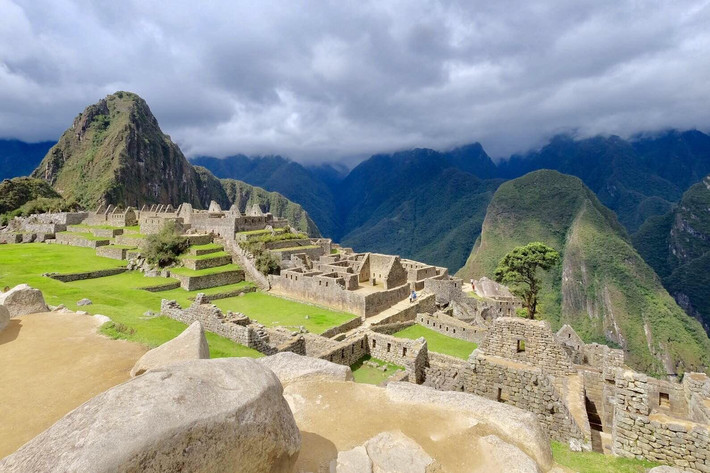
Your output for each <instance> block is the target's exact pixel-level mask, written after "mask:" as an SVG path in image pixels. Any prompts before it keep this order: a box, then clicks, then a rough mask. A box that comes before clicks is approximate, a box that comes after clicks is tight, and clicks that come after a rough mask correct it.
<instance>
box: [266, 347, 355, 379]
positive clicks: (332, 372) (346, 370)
mask: <svg viewBox="0 0 710 473" xmlns="http://www.w3.org/2000/svg"><path fill="white" fill-rule="evenodd" d="M259 363H261V364H263V365H264V366H266V367H267V368H269V369H270V370H271V371H273V372H274V373H276V376H278V378H279V380H280V381H281V383H282V384H284V385H286V384H289V383H291V382H293V381H296V380H299V381H301V380H304V379H308V380H331V381H352V380H353V372H352V371H351V370H350V367H348V366H343V365H338V364H336V363H331V362H330V361H326V360H321V359H319V358H311V357H308V356H301V355H297V354H296V353H291V352H283V353H277V354H276V355H272V356H268V357H266V358H260V359H259Z"/></svg>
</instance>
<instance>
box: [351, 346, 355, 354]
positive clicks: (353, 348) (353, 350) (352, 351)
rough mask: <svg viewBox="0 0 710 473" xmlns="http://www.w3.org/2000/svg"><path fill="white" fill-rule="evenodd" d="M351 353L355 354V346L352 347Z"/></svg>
mask: <svg viewBox="0 0 710 473" xmlns="http://www.w3.org/2000/svg"><path fill="white" fill-rule="evenodd" d="M350 353H351V354H355V345H352V346H351V347H350Z"/></svg>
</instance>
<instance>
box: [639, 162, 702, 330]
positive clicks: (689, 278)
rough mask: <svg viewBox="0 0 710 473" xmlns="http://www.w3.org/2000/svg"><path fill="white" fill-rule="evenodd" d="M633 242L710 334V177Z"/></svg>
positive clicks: (654, 220)
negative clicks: (709, 270)
mask: <svg viewBox="0 0 710 473" xmlns="http://www.w3.org/2000/svg"><path fill="white" fill-rule="evenodd" d="M633 241H634V246H636V248H637V249H638V251H639V253H640V254H641V256H643V257H644V259H645V260H646V261H647V262H648V263H649V264H650V265H651V266H652V267H653V268H654V269H655V270H656V272H657V273H658V275H659V276H660V277H661V278H662V279H663V283H664V285H665V286H666V288H667V289H668V291H669V292H670V293H671V294H672V295H673V297H675V299H676V301H677V302H678V304H679V305H680V306H681V307H683V309H685V310H686V312H688V313H689V314H691V315H692V316H694V317H696V318H697V319H698V320H700V321H701V322H702V323H703V325H704V326H705V329H706V330H708V331H710V275H709V274H708V268H710V176H707V177H706V178H705V179H704V180H703V181H701V182H699V183H697V184H695V185H693V186H692V187H690V189H688V190H687V191H686V192H685V194H683V198H682V199H681V201H680V203H679V204H678V205H677V206H676V207H675V208H674V209H673V210H672V211H671V212H668V213H667V214H665V215H663V216H659V217H655V218H653V219H649V221H647V222H646V223H645V224H644V225H643V226H642V227H641V229H639V231H638V232H637V233H636V234H635V235H634V238H633Z"/></svg>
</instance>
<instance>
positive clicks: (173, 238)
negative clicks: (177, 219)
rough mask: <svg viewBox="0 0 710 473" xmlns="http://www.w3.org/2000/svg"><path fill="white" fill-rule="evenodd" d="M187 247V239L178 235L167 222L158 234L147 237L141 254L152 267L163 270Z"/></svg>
mask: <svg viewBox="0 0 710 473" xmlns="http://www.w3.org/2000/svg"><path fill="white" fill-rule="evenodd" d="M188 246H189V243H188V241H187V238H184V237H182V236H180V235H179V233H178V230H177V228H176V227H175V223H174V222H167V223H166V224H165V226H164V227H163V229H162V230H161V231H160V232H159V233H155V234H153V235H149V236H148V238H147V239H146V245H145V249H144V250H143V252H142V254H143V256H144V257H145V259H146V261H148V263H150V264H152V265H156V266H159V267H161V268H164V267H166V266H169V265H171V264H173V263H175V262H177V260H178V257H179V256H180V255H181V254H183V253H184V252H185V251H186V250H187V248H188Z"/></svg>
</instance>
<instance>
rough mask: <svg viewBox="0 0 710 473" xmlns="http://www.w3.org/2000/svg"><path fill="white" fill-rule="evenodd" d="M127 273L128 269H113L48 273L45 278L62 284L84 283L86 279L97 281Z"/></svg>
mask: <svg viewBox="0 0 710 473" xmlns="http://www.w3.org/2000/svg"><path fill="white" fill-rule="evenodd" d="M126 271H128V270H127V269H126V268H111V269H102V270H98V271H88V272H85V273H68V274H59V273H48V274H46V275H45V276H47V277H50V278H52V279H56V280H57V281H61V282H72V281H83V280H85V279H96V278H105V277H107V276H115V275H116V274H121V273H125V272H126Z"/></svg>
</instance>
